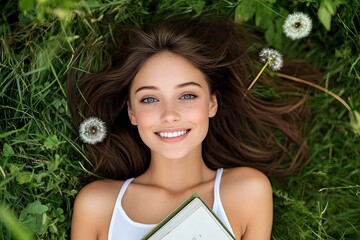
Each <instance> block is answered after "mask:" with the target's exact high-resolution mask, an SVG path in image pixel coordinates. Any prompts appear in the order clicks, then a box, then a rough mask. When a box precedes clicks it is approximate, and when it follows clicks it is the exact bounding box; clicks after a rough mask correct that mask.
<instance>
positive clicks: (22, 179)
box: [16, 172, 33, 184]
mask: <svg viewBox="0 0 360 240" xmlns="http://www.w3.org/2000/svg"><path fill="white" fill-rule="evenodd" d="M32 177H33V173H31V172H20V173H19V174H17V175H16V181H17V182H18V183H19V184H24V183H29V182H31V180H32Z"/></svg>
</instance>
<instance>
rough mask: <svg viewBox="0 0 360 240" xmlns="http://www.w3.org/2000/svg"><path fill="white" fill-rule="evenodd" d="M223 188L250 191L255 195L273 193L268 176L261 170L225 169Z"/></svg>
mask: <svg viewBox="0 0 360 240" xmlns="http://www.w3.org/2000/svg"><path fill="white" fill-rule="evenodd" d="M222 188H225V189H228V190H247V192H248V193H249V191H250V192H251V193H253V194H269V192H272V187H271V184H270V181H269V179H268V178H267V176H266V175H265V174H264V173H262V172H260V171H259V170H256V169H254V168H249V167H238V168H229V169H225V170H224V176H223V179H222ZM235 194H236V193H235Z"/></svg>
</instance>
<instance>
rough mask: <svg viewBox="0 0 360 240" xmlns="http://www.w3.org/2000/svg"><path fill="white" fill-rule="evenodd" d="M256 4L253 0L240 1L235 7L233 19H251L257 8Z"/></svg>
mask: <svg viewBox="0 0 360 240" xmlns="http://www.w3.org/2000/svg"><path fill="white" fill-rule="evenodd" d="M257 5H258V4H257V3H256V2H255V1H253V0H243V1H241V2H240V3H239V4H238V5H237V6H236V8H235V16H234V17H235V21H236V22H243V21H248V20H249V19H251V18H252V17H253V16H254V14H255V12H256V10H257Z"/></svg>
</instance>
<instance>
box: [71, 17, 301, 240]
mask: <svg viewBox="0 0 360 240" xmlns="http://www.w3.org/2000/svg"><path fill="white" fill-rule="evenodd" d="M119 36H120V41H119V42H118V43H117V46H116V48H117V50H116V51H113V52H112V53H111V57H110V60H109V61H108V63H107V65H106V66H105V67H104V69H103V70H102V71H100V72H99V73H96V74H93V75H89V76H87V77H85V78H83V79H82V80H81V81H80V82H78V83H75V81H70V84H69V87H68V103H69V107H70V110H71V113H72V117H73V118H74V121H75V124H76V125H78V124H79V123H80V122H81V121H83V120H84V117H86V118H88V117H93V116H95V117H98V118H100V119H101V120H102V121H104V122H105V125H106V127H107V136H106V138H105V139H104V140H103V141H102V142H101V143H98V144H95V145H91V146H90V145H89V146H88V148H87V150H88V151H87V153H88V156H89V158H90V160H91V161H92V164H93V166H92V167H93V171H94V172H95V173H96V174H99V175H101V176H103V177H105V178H106V180H98V181H95V182H92V183H90V184H88V185H87V186H85V187H84V188H83V189H82V190H81V191H80V192H79V194H78V196H77V198H76V201H75V205H74V212H73V221H72V230H71V237H72V239H73V240H79V239H86V240H92V239H94V240H95V239H99V240H105V239H126V240H132V239H134V240H135V239H140V238H141V237H142V236H143V235H145V234H146V233H147V232H148V231H150V230H151V229H152V228H153V227H154V226H155V225H156V224H157V223H159V222H160V221H161V220H162V219H163V218H164V217H166V216H167V215H168V214H169V213H170V212H171V211H173V210H174V209H175V208H176V207H177V206H178V205H179V204H180V203H182V202H183V201H184V200H185V199H186V198H188V197H189V196H190V195H191V193H193V192H197V193H198V194H199V195H200V196H201V197H202V198H203V199H204V201H205V202H206V203H207V205H208V206H210V208H212V209H213V210H214V212H215V213H216V214H217V215H218V217H219V218H220V220H221V221H222V222H223V223H224V224H225V226H227V228H228V229H229V230H230V231H231V232H232V233H233V235H234V236H235V237H236V239H251V240H256V239H269V238H270V235H271V228H272V216H273V210H272V208H273V205H272V190H271V185H270V182H269V180H268V178H267V177H266V175H265V174H268V173H288V172H291V171H292V170H294V169H296V168H298V167H299V166H300V165H301V164H302V163H303V162H304V159H305V157H306V141H305V139H304V138H303V137H302V135H301V133H300V130H299V128H300V127H299V126H300V123H301V121H302V116H303V113H304V108H303V101H302V100H300V101H298V102H289V100H287V101H286V102H285V103H284V102H275V101H268V100H262V99H260V98H256V97H254V96H253V95H252V94H251V93H248V94H247V95H246V97H245V96H244V93H245V91H246V88H247V86H248V85H249V83H250V81H251V79H249V76H250V75H251V74H254V71H253V70H252V68H253V65H254V63H253V62H252V61H251V59H250V58H249V57H248V56H247V54H246V52H245V49H246V46H245V43H244V42H243V41H244V39H243V35H241V34H240V32H239V30H238V27H236V26H235V25H234V24H233V23H231V22H227V21H220V20H204V19H195V20H173V21H171V20H170V21H167V22H163V23H157V24H149V25H148V26H143V27H142V28H141V29H136V28H126V29H125V30H123V31H122V32H121V33H119ZM298 66H299V69H301V67H302V66H300V65H298ZM299 69H297V70H299ZM297 70H294V71H297ZM297 72H299V71H297ZM79 113H80V114H79ZM80 116H82V117H80ZM289 155H291V161H290V162H286V159H288V158H289Z"/></svg>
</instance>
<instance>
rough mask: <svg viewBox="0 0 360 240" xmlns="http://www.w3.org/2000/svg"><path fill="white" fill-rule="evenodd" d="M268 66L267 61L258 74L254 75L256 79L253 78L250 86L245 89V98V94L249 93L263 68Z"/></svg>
mask: <svg viewBox="0 0 360 240" xmlns="http://www.w3.org/2000/svg"><path fill="white" fill-rule="evenodd" d="M269 64H270V62H269V61H267V62H266V63H265V65H264V66H263V67H262V69H261V70H260V72H259V73H258V74H257V75H256V77H255V78H254V80H253V81H252V82H251V84H250V85H249V87H248V88H247V89H246V92H245V97H246V94H247V93H248V92H249V91H250V89H251V88H252V87H253V86H254V84H255V83H256V81H257V80H258V79H259V77H260V76H261V74H262V73H263V72H264V70H265V68H266V67H267V66H268V65H269Z"/></svg>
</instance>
